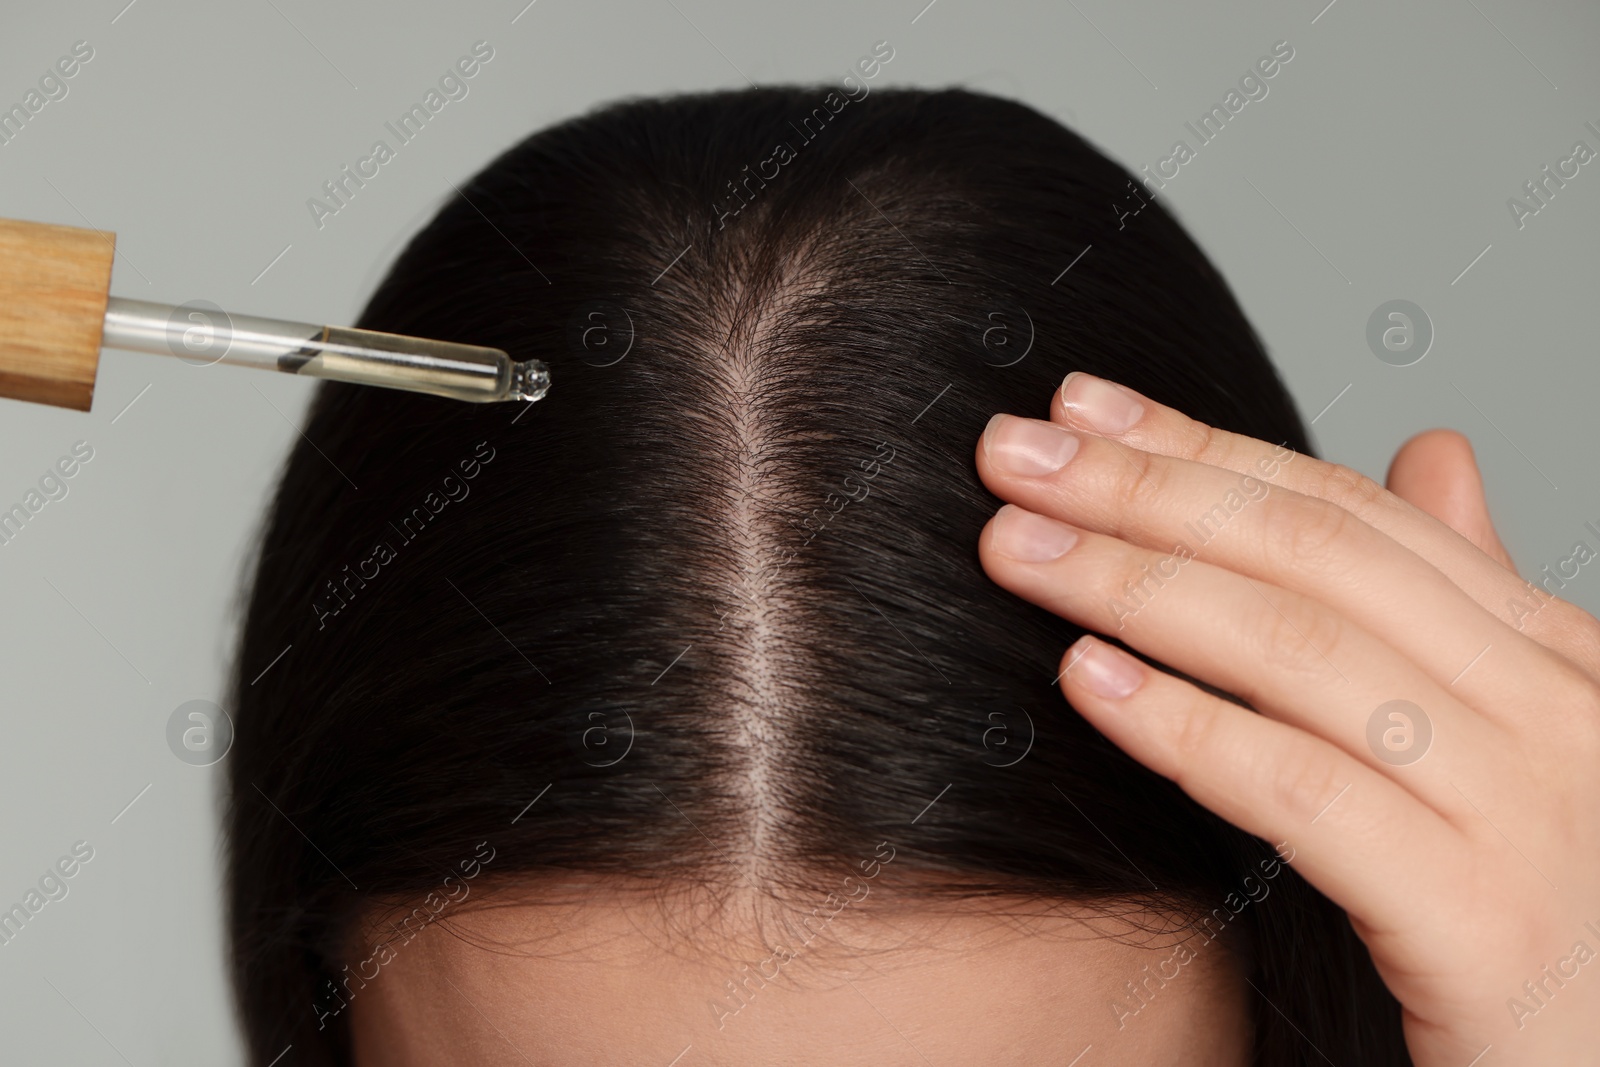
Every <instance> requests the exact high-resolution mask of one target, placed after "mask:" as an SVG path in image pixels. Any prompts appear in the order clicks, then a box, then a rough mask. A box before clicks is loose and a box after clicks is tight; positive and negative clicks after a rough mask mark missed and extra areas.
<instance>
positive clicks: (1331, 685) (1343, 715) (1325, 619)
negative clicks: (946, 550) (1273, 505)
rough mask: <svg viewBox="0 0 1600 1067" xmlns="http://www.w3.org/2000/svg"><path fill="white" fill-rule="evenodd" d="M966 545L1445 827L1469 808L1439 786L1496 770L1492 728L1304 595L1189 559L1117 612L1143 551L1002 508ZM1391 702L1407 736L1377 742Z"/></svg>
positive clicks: (1077, 618) (1011, 586)
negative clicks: (1393, 787)
mask: <svg viewBox="0 0 1600 1067" xmlns="http://www.w3.org/2000/svg"><path fill="white" fill-rule="evenodd" d="M978 546H979V548H978V550H979V558H980V560H981V561H982V563H983V567H984V570H985V571H986V572H987V573H988V574H989V576H990V578H992V579H993V580H994V581H995V582H996V583H997V584H998V585H1000V586H1002V587H1003V588H1005V589H1007V590H1009V591H1011V592H1013V593H1015V594H1016V595H1018V596H1020V597H1022V598H1024V599H1025V600H1029V601H1031V602H1033V603H1035V604H1038V605H1039V606H1040V607H1043V608H1045V609H1047V610H1049V611H1052V612H1055V613H1056V614H1058V615H1060V616H1062V617H1063V618H1067V619H1070V620H1071V621H1073V622H1075V623H1077V624H1079V625H1080V626H1084V627H1086V628H1088V629H1092V630H1096V631H1099V632H1101V633H1106V634H1115V635H1116V636H1117V638H1118V639H1119V640H1121V641H1123V642H1124V643H1126V644H1127V645H1129V646H1130V647H1132V648H1136V649H1138V650H1139V651H1140V652H1141V653H1144V654H1145V655H1148V656H1150V657H1151V658H1152V659H1155V660H1157V661H1159V662H1161V663H1163V664H1167V665H1169V666H1171V667H1173V668H1176V669H1177V670H1179V671H1181V672H1182V673H1184V674H1186V675H1189V676H1191V677H1193V678H1196V679H1198V680H1200V681H1203V682H1206V683H1209V684H1211V685H1215V686H1216V687H1218V688H1219V689H1221V690H1223V691H1224V692H1227V693H1232V694H1235V695H1237V696H1239V697H1242V698H1243V699H1244V700H1246V701H1248V702H1249V704H1250V705H1251V706H1252V707H1254V708H1256V709H1257V710H1259V711H1261V712H1262V713H1264V714H1267V715H1269V716H1271V717H1272V718H1275V719H1279V720H1282V721H1283V722H1285V723H1287V724H1289V725H1292V726H1294V727H1297V728H1298V729H1301V730H1304V731H1305V732H1307V733H1309V734H1311V735H1314V736H1316V737H1318V738H1320V739H1322V740H1324V741H1327V742H1329V743H1331V744H1334V745H1336V746H1338V747H1339V748H1340V749H1342V750H1343V751H1345V752H1347V753H1349V754H1351V755H1352V756H1354V757H1355V758H1356V759H1358V760H1360V761H1361V762H1363V763H1365V764H1367V765H1368V766H1370V767H1372V768H1374V769H1375V770H1378V771H1380V772H1381V773H1383V774H1385V775H1387V776H1390V777H1394V778H1396V779H1398V780H1401V781H1402V783H1403V785H1404V787H1405V788H1406V789H1407V790H1408V791H1410V792H1411V793H1413V794H1414V795H1416V796H1418V797H1420V798H1421V799H1423V800H1424V801H1425V802H1426V803H1427V804H1428V805H1429V806H1430V807H1432V808H1433V809H1434V810H1436V811H1439V812H1441V813H1443V814H1445V815H1446V816H1447V817H1449V818H1451V819H1452V820H1459V821H1461V822H1463V823H1465V822H1467V821H1470V819H1471V817H1472V814H1473V813H1472V811H1471V810H1470V807H1469V806H1468V805H1466V804H1464V803H1463V802H1462V798H1461V794H1460V793H1459V792H1458V791H1457V789H1456V788H1455V786H1454V785H1452V784H1451V783H1452V782H1456V783H1464V784H1466V785H1467V787H1468V788H1471V787H1472V786H1473V785H1476V784H1477V783H1480V782H1486V781H1489V780H1491V779H1494V778H1495V777H1496V775H1499V774H1502V773H1503V770H1504V768H1503V766H1502V765H1501V764H1500V762H1499V758H1500V757H1499V755H1498V754H1502V753H1504V751H1505V748H1506V743H1505V740H1504V737H1503V736H1502V731H1501V730H1499V729H1498V728H1497V727H1495V726H1493V725H1492V724H1490V723H1488V722H1487V721H1485V720H1484V719H1483V718H1482V717H1481V716H1479V715H1478V714H1476V713H1475V712H1474V711H1473V710H1472V709H1470V708H1468V707H1466V706H1465V705H1464V704H1462V703H1461V702H1460V701H1459V700H1457V699H1455V698H1454V697H1453V696H1452V695H1451V694H1450V693H1449V692H1447V691H1446V690H1445V689H1444V688H1443V687H1442V686H1440V685H1438V684H1437V683H1435V682H1434V681H1433V680H1432V679H1430V678H1428V677H1427V676H1426V675H1424V674H1423V673H1422V672H1421V671H1420V670H1419V669H1418V668H1417V667H1416V665H1415V664H1413V663H1411V662H1410V661H1409V660H1407V659H1406V658H1405V657H1404V656H1402V655H1400V654H1399V653H1398V652H1396V651H1395V650H1394V649H1393V648H1391V647H1390V646H1389V645H1388V644H1387V643H1386V642H1384V641H1382V640H1380V639H1378V638H1376V637H1374V636H1373V635H1372V634H1370V633H1368V632H1366V631H1365V630H1363V629H1362V628H1361V627H1360V626H1358V625H1356V624H1355V623H1353V622H1350V621H1349V620H1347V619H1345V618H1343V617H1341V616H1340V615H1339V614H1338V613H1336V612H1334V611H1333V610H1331V609H1329V608H1328V607H1327V606H1326V605H1323V604H1321V603H1319V602H1317V601H1314V600H1311V599H1309V598H1307V597H1303V596H1300V595H1299V594H1296V593H1292V592H1290V591H1288V590H1284V589H1278V588H1274V587H1272V586H1270V585H1267V584H1266V583H1259V582H1252V581H1249V580H1247V579H1245V578H1242V577H1241V576H1240V575H1238V574H1235V573H1233V572H1231V571H1227V570H1224V569H1222V568H1219V567H1214V566H1211V565H1210V564H1207V563H1204V562H1202V561H1200V560H1190V561H1188V562H1187V563H1183V564H1181V566H1182V568H1183V570H1182V576H1181V577H1177V576H1174V578H1173V579H1172V580H1168V581H1167V582H1166V583H1165V584H1164V585H1163V586H1161V587H1159V588H1153V589H1152V590H1151V596H1150V598H1149V599H1148V601H1147V602H1146V604H1145V605H1144V606H1143V607H1142V608H1141V609H1140V610H1138V611H1137V612H1134V613H1129V612H1126V611H1124V610H1122V606H1121V605H1118V604H1116V595H1117V592H1118V588H1119V586H1120V584H1121V582H1122V581H1123V579H1124V576H1126V575H1129V574H1132V575H1139V574H1141V573H1144V574H1149V573H1151V571H1150V569H1149V568H1150V567H1151V566H1152V564H1153V563H1154V562H1155V561H1156V560H1157V559H1159V556H1158V555H1157V554H1156V553H1154V552H1151V551H1150V550H1148V549H1143V548H1138V547H1136V546H1134V545H1130V544H1127V543H1126V542H1123V541H1119V540H1117V539H1116V538H1113V537H1106V536H1104V535H1102V534H1097V533H1094V532H1092V531H1088V530H1075V529H1073V528H1071V527H1069V526H1067V525H1065V524H1063V523H1059V522H1056V521H1055V520H1054V519H1049V518H1045V517H1043V516H1039V515H1034V514H1031V513H1029V512H1027V511H1024V510H1023V509H1021V508H1018V507H1016V506H1015V505H1007V506H1006V507H1003V508H1001V509H1000V511H999V512H998V513H997V514H996V515H995V516H994V518H993V519H991V520H990V522H989V524H988V525H987V526H986V527H985V528H984V531H983V533H982V534H980V536H979V540H978ZM1062 546H1066V547H1065V551H1061V552H1060V554H1058V555H1054V556H1053V558H1045V557H1048V556H1050V554H1051V553H1054V552H1057V551H1059V550H1060V549H1061V548H1062ZM1113 615H1118V616H1120V617H1113ZM1119 624H1121V625H1122V628H1121V629H1120V630H1119V629H1118V626H1119ZM1395 700H1404V701H1407V702H1408V705H1407V706H1405V707H1404V708H1403V709H1402V710H1403V711H1404V712H1405V716H1406V719H1407V720H1408V723H1407V724H1408V725H1409V726H1410V727H1411V728H1412V731H1413V732H1412V734H1411V735H1410V737H1409V738H1407V737H1400V738H1395V737H1392V736H1391V737H1388V738H1385V736H1384V734H1385V732H1386V731H1387V730H1388V729H1389V727H1390V721H1389V719H1388V715H1389V713H1390V712H1391V711H1393V710H1396V706H1395V705H1393V704H1391V702H1392V701H1395ZM1375 719H1376V720H1377V722H1378V733H1377V734H1376V735H1373V734H1369V730H1371V729H1372V723H1373V721H1374V720H1375ZM1375 738H1376V743H1374V742H1375ZM1384 740H1388V741H1389V744H1388V745H1387V746H1385V745H1384ZM1396 741H1400V742H1406V741H1409V742H1410V745H1409V746H1405V747H1397V746H1396V744H1395V742H1396ZM1424 757H1425V758H1424Z"/></svg>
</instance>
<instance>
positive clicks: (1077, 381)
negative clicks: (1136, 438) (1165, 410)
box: [1061, 370, 1144, 433]
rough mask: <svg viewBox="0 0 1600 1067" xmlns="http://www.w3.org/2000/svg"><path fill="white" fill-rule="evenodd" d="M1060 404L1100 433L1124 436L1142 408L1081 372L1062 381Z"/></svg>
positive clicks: (1125, 394) (1101, 380) (1124, 393)
mask: <svg viewBox="0 0 1600 1067" xmlns="http://www.w3.org/2000/svg"><path fill="white" fill-rule="evenodd" d="M1061 402H1062V403H1063V404H1065V405H1066V407H1067V410H1069V411H1073V412H1076V413H1077V414H1078V415H1079V416H1080V417H1081V418H1082V419H1083V420H1084V421H1085V422H1087V423H1088V424H1089V425H1090V426H1093V427H1094V428H1095V429H1096V430H1098V431H1100V432H1101V433H1123V432H1124V431H1126V430H1129V429H1132V427H1133V424H1134V423H1136V422H1138V421H1139V416H1141V415H1143V414H1144V405H1143V404H1141V403H1139V401H1138V400H1137V399H1135V398H1134V397H1133V396H1132V395H1131V394H1130V393H1128V392H1127V391H1125V390H1123V389H1122V388H1120V387H1119V386H1116V385H1113V384H1112V383H1111V382H1108V381H1106V380H1105V379H1104V378H1096V377H1095V376H1094V375H1092V374H1086V373H1084V372H1083V371H1081V370H1075V371H1073V372H1072V373H1071V374H1069V375H1067V376H1066V378H1064V379H1063V380H1062V382H1061Z"/></svg>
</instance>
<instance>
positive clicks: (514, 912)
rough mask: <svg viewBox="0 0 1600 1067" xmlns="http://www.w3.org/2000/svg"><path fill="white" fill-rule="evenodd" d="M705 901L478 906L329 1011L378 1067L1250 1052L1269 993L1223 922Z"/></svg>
mask: <svg viewBox="0 0 1600 1067" xmlns="http://www.w3.org/2000/svg"><path fill="white" fill-rule="evenodd" d="M762 910H768V911H769V909H762ZM692 912H693V909H692V908H690V907H688V906H687V905H685V906H681V907H679V906H674V905H666V906H658V905H657V904H656V903H649V902H645V901H642V900H640V899H638V898H624V897H616V898H610V897H607V896H605V895H604V894H598V895H596V896H595V897H594V898H592V899H589V900H586V901H584V902H583V903H582V904H571V903H564V904H551V903H548V902H539V903H532V902H526V901H517V902H506V903H502V904H495V905H494V906H487V907H474V908H462V909H461V910H459V911H457V912H456V913H454V914H450V915H446V914H441V915H440V917H439V919H438V920H437V921H434V922H431V923H427V924H425V925H420V926H419V927H418V928H416V929H414V930H412V931H411V936H410V938H409V940H404V941H403V942H402V941H400V940H398V939H397V940H395V941H394V942H393V943H392V944H391V945H390V946H389V947H388V949H387V951H386V952H383V953H378V952H374V951H373V950H372V947H371V945H370V944H369V946H368V948H367V949H366V950H365V951H364V952H363V953H361V954H360V955H361V958H359V959H357V960H356V961H354V963H353V964H352V966H351V967H350V969H349V970H347V971H346V972H345V974H346V976H347V977H346V981H345V989H346V990H347V992H346V995H345V997H344V1001H345V1005H344V1007H342V1008H340V1007H339V1006H338V1005H337V1004H332V1005H325V1006H324V1009H323V1010H328V1007H330V1006H331V1007H332V1008H334V1009H335V1010H337V1011H339V1012H341V1013H347V1019H348V1021H349V1023H350V1025H351V1028H352V1036H353V1040H354V1047H355V1050H356V1055H357V1060H356V1062H357V1063H358V1064H360V1065H362V1067H371V1065H376V1064H384V1065H396V1067H409V1065H412V1064H416V1065H422V1064H428V1065H435V1067H437V1065H452V1064H462V1065H466V1064H473V1065H498V1064H505V1065H507V1067H512V1065H528V1064H537V1065H539V1067H601V1065H607V1067H610V1065H615V1064H621V1063H627V1064H645V1065H657V1067H669V1065H670V1067H711V1065H717V1067H721V1065H730V1067H731V1065H734V1064H739V1065H748V1064H786V1065H789V1064H792V1065H811V1064H815V1065H818V1067H821V1065H830V1067H852V1065H856V1064H860V1065H863V1067H866V1065H871V1067H897V1065H902V1064H903V1065H906V1067H931V1065H933V1064H940V1065H943V1064H953V1063H962V1064H969V1063H984V1064H990V1065H997V1067H1009V1065H1017V1067H1022V1065H1035V1064H1041V1063H1049V1064H1059V1065H1062V1067H1065V1065H1067V1064H1072V1063H1074V1062H1076V1064H1077V1067H1101V1065H1107V1064H1141V1065H1147V1064H1148V1065H1161V1064H1172V1065H1177V1064H1184V1065H1187V1067H1196V1065H1198V1067H1241V1065H1243V1064H1246V1063H1248V1062H1249V1059H1250V1056H1249V1048H1250V1040H1249V1038H1250V1032H1249V1026H1250V1024H1249V1009H1248V1000H1247V997H1246V996H1245V991H1246V990H1247V989H1248V987H1247V986H1246V984H1245V983H1244V981H1243V979H1242V977H1241V976H1240V974H1239V972H1238V968H1237V966H1236V964H1235V962H1234V960H1233V958H1232V957H1231V956H1230V955H1229V953H1228V950H1227V948H1226V947H1225V945H1224V943H1223V942H1222V941H1221V940H1219V941H1216V942H1210V941H1208V940H1207V937H1206V935H1205V934H1203V933H1202V934H1189V933H1187V932H1184V933H1174V932H1170V931H1169V932H1167V933H1164V934H1152V933H1150V932H1149V931H1148V930H1138V929H1134V928H1133V927H1132V926H1130V925H1128V924H1125V923H1120V922H1119V923H1113V922H1111V921H1110V920H1105V919H1103V918H1094V917H1092V916H1091V915H1090V913H1088V912H1077V913H1074V912H1071V911H1069V910H1058V911H1054V912H1052V913H1050V914H1040V913H1038V912H1034V913H1032V914H1029V915H1026V916H1020V915H1018V914H1016V913H1014V912H1012V913H1005V912H1002V911H998V910H997V909H996V906H995V905H994V903H993V902H983V903H982V904H981V905H973V906H942V905H940V904H938V903H936V902H931V901H930V902H928V903H927V904H926V905H924V906H914V907H908V906H906V905H904V904H896V905H894V906H892V907H885V906H881V905H880V904H879V902H877V901H874V900H871V899H868V898H865V897H863V898H862V899H860V900H848V899H844V898H835V899H834V900H832V901H830V902H829V903H828V904H827V905H826V906H825V907H823V908H821V909H817V908H806V909H804V910H802V911H793V910H790V912H789V914H787V915H786V916H783V917H778V918H777V919H776V920H775V919H774V917H773V916H772V915H771V914H770V911H769V913H768V914H766V915H764V916H762V917H760V918H759V919H757V918H756V917H755V910H754V909H753V908H744V909H742V910H741V909H739V908H731V909H730V908H729V907H727V906H726V903H725V902H724V904H723V905H722V906H721V907H719V909H718V918H717V920H716V921H715V922H707V921H705V918H704V916H698V915H694V914H692ZM741 914H743V915H744V918H743V919H740V918H738V916H739V915H741ZM1085 1050H1087V1051H1085ZM1080 1055H1081V1057H1082V1058H1081V1059H1077V1060H1076V1061H1075V1057H1079V1056H1080Z"/></svg>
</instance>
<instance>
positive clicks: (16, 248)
mask: <svg viewBox="0 0 1600 1067" xmlns="http://www.w3.org/2000/svg"><path fill="white" fill-rule="evenodd" d="M115 250H116V234H113V233H106V232H104V231H101V230H83V229H79V228H77V227H75V226H51V225H47V224H45V223H42V222H19V221H17V220H15V219H0V396H3V397H10V398H11V399H13V400H31V401H34V402H36V403H42V404H54V405H55V406H56V407H63V408H75V409H76V410H78V411H88V410H89V403H90V401H91V400H93V399H94V379H95V372H96V371H98V370H99V367H100V335H101V330H102V329H103V327H104V325H105V317H106V302H107V301H108V300H109V299H110V298H111V260H112V257H113V256H114V255H115Z"/></svg>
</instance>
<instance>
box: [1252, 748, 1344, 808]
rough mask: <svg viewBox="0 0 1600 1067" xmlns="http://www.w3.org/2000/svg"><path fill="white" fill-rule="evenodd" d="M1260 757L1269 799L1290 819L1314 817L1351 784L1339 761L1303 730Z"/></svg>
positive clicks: (1261, 773) (1274, 806)
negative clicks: (1331, 757) (1332, 757)
mask: <svg viewBox="0 0 1600 1067" xmlns="http://www.w3.org/2000/svg"><path fill="white" fill-rule="evenodd" d="M1260 758H1261V759H1262V761H1263V762H1264V763H1265V764H1266V765H1265V766H1263V767H1261V768H1260V775H1261V777H1262V778H1263V780H1264V784H1265V787H1266V788H1265V793H1266V797H1267V800H1268V803H1270V804H1272V805H1273V808H1274V809H1275V810H1276V811H1278V812H1281V813H1283V814H1284V815H1286V816H1288V817H1290V818H1292V819H1296V820H1299V819H1304V820H1305V821H1306V822H1310V821H1311V820H1313V819H1315V818H1317V817H1318V816H1319V815H1320V814H1322V812H1323V810H1324V809H1326V808H1327V807H1328V803H1329V801H1331V800H1333V799H1334V798H1335V797H1336V796H1338V795H1339V792H1340V791H1341V790H1343V789H1344V788H1345V787H1346V786H1348V785H1349V784H1350V783H1349V779H1348V776H1347V775H1346V774H1345V773H1344V768H1342V767H1341V766H1340V764H1339V761H1338V760H1335V759H1330V758H1329V753H1328V751H1327V750H1326V748H1325V747H1324V746H1323V745H1322V744H1320V743H1319V742H1317V741H1316V740H1315V739H1314V738H1312V737H1311V736H1309V735H1306V734H1298V735H1295V736H1294V737H1292V738H1291V739H1290V740H1289V742H1288V743H1287V744H1285V745H1283V746H1281V747H1279V748H1276V749H1274V750H1271V751H1269V752H1264V753H1263V754H1262V756H1261V757H1260Z"/></svg>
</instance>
